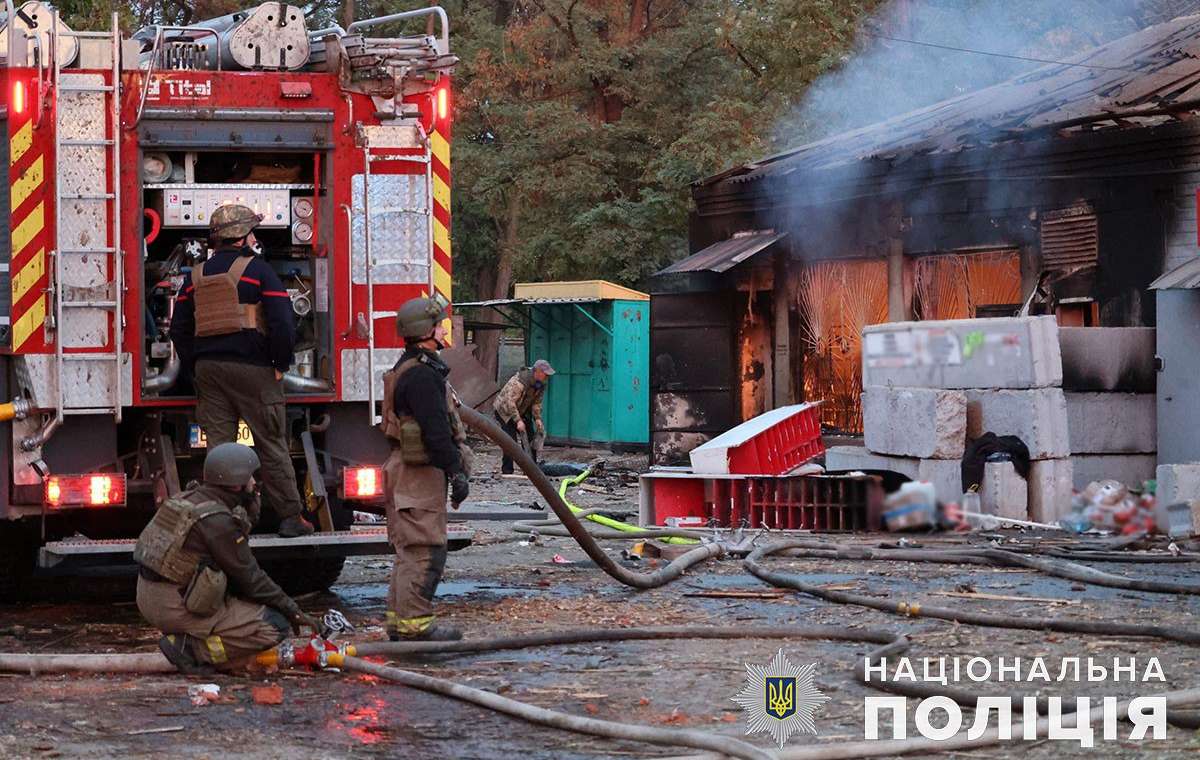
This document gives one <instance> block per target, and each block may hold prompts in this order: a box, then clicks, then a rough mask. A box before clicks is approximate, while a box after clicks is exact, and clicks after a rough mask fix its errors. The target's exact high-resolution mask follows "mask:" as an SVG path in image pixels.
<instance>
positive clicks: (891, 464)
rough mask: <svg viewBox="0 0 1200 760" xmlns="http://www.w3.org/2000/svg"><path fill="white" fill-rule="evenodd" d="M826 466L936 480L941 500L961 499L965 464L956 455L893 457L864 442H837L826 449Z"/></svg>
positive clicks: (841, 469)
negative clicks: (855, 443)
mask: <svg viewBox="0 0 1200 760" xmlns="http://www.w3.org/2000/svg"><path fill="white" fill-rule="evenodd" d="M825 469H826V470H827V471H829V472H846V471H849V470H863V471H864V472H872V471H873V472H895V473H898V474H900V475H904V476H905V477H907V478H909V479H911V480H927V481H929V482H930V483H933V486H934V488H936V489H937V497H938V500H940V501H960V500H961V499H962V465H961V463H960V462H959V461H958V460H956V459H916V458H914V457H890V456H886V455H884V454H874V453H872V452H870V451H867V449H866V448H864V447H862V446H834V447H832V448H830V449H827V450H826V451H825Z"/></svg>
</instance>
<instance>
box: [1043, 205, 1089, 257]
mask: <svg viewBox="0 0 1200 760" xmlns="http://www.w3.org/2000/svg"><path fill="white" fill-rule="evenodd" d="M1041 232H1042V235H1041V237H1042V269H1043V270H1045V271H1052V270H1070V269H1079V268H1081V267H1086V266H1091V265H1094V264H1095V263H1096V261H1097V259H1098V257H1099V252H1100V230H1099V227H1098V226H1097V224H1096V212H1095V210H1094V209H1093V208H1092V207H1091V206H1088V205H1079V206H1073V207H1071V208H1067V209H1061V210H1058V211H1049V212H1047V213H1045V214H1044V215H1043V216H1042V231H1041Z"/></svg>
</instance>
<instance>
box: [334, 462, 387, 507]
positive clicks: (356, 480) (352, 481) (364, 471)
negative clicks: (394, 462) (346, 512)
mask: <svg viewBox="0 0 1200 760" xmlns="http://www.w3.org/2000/svg"><path fill="white" fill-rule="evenodd" d="M342 493H343V494H345V498H347V499H377V498H379V497H380V496H382V495H383V468H382V467H375V466H366V467H347V468H346V469H344V470H342Z"/></svg>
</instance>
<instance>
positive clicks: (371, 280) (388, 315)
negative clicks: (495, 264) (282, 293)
mask: <svg viewBox="0 0 1200 760" xmlns="http://www.w3.org/2000/svg"><path fill="white" fill-rule="evenodd" d="M438 10H441V9H440V8H439V9H438ZM424 142H425V152H424V154H422V155H410V154H404V155H390V154H374V153H371V145H370V141H369V140H368V141H367V144H365V145H364V146H363V149H362V151H363V249H364V250H363V256H364V259H365V269H366V281H367V282H366V285H367V315H368V317H367V320H366V322H367V330H366V332H367V336H366V337H367V415H368V419H369V420H370V423H371V425H378V424H379V423H380V422H382V421H383V416H382V415H381V414H379V411H378V402H379V399H378V398H377V394H376V393H375V381H376V378H375V374H376V367H375V352H376V345H375V320H377V319H395V318H396V311H395V310H393V311H375V269H376V267H377V266H379V262H377V261H376V260H375V255H374V252H373V251H372V249H371V226H372V222H371V214H372V211H371V164H372V162H384V161H403V162H405V163H415V164H424V165H425V199H424V200H425V208H423V209H422V208H403V207H396V208H385V209H381V210H379V211H378V212H376V213H378V214H383V213H400V214H416V215H418V216H424V217H425V222H424V223H425V227H426V234H427V235H428V241H429V257H430V259H429V277H428V281H427V282H426V283H425V285H426V287H428V289H429V290H428V293H427V294H428V295H429V296H431V297H432V296H433V295H434V294H435V293H436V291H435V290H434V287H433V284H434V283H433V156H432V149H431V148H430V147H429V140H428V139H425V141H424ZM343 208H345V207H343ZM345 210H346V211H347V215H348V214H349V209H348V208H345ZM347 221H348V222H349V220H347ZM351 247H353V242H352V243H351ZM379 371H380V373H381V374H382V371H383V370H382V369H380V370H379Z"/></svg>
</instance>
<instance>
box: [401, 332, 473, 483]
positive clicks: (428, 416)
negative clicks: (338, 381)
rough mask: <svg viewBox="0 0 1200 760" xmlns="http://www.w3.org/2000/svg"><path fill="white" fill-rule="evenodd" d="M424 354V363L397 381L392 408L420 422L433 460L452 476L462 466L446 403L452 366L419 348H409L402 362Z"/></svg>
mask: <svg viewBox="0 0 1200 760" xmlns="http://www.w3.org/2000/svg"><path fill="white" fill-rule="evenodd" d="M421 355H423V356H422V360H421V362H420V363H418V364H417V365H416V366H415V367H413V368H412V369H410V370H408V371H407V372H405V373H404V374H403V375H401V376H400V379H399V380H398V381H397V382H396V393H395V397H394V401H393V406H394V409H393V411H394V412H395V413H396V415H397V416H399V417H405V416H408V417H412V418H413V419H415V420H416V421H417V424H418V425H419V426H420V427H421V440H422V442H423V443H424V444H425V450H426V451H427V452H429V461H430V463H431V464H433V466H434V467H439V468H441V469H442V471H444V472H445V473H446V475H447V476H448V477H449V476H453V475H454V474H455V473H458V472H461V471H462V468H463V465H462V455H461V454H460V453H459V450H458V444H456V443H455V442H454V435H453V433H452V432H451V430H450V409H449V407H447V406H446V375H447V374H449V372H450V369H449V368H448V367H446V365H445V364H443V363H442V361H441V359H439V358H438V357H437V354H434V353H432V352H430V351H422V350H420V349H411V348H410V349H407V350H406V351H405V352H404V354H403V355H402V356H401V357H400V363H403V362H406V361H408V360H409V359H411V358H413V357H415V356H421Z"/></svg>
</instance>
